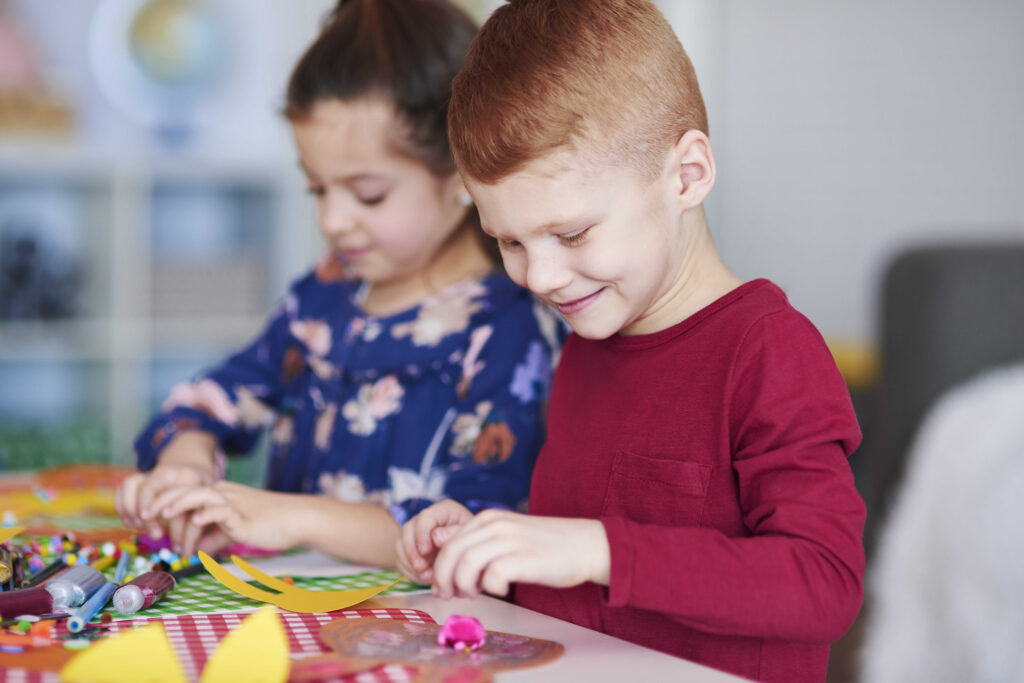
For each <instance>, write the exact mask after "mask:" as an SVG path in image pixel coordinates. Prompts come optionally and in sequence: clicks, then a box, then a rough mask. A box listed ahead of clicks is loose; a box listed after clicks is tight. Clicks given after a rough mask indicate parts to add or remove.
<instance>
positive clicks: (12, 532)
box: [0, 526, 25, 543]
mask: <svg viewBox="0 0 1024 683" xmlns="http://www.w3.org/2000/svg"><path fill="white" fill-rule="evenodd" d="M24 530H25V527H23V526H12V527H3V528H0V543H4V542H6V541H9V540H10V539H12V538H14V537H15V536H17V535H18V534H20V533H21V532H22V531H24Z"/></svg>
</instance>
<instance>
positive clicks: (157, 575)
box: [114, 569, 176, 614]
mask: <svg viewBox="0 0 1024 683" xmlns="http://www.w3.org/2000/svg"><path fill="white" fill-rule="evenodd" d="M175 583H176V582H175V580H174V577H173V576H171V575H170V574H168V573H167V572H162V571H160V570H159V569H154V570H153V571H151V572H146V573H145V574H143V575H142V576H140V577H138V578H137V579H134V580H132V581H131V583H127V584H125V585H123V586H121V587H120V588H118V589H117V591H116V592H115V593H114V609H116V610H117V612H118V614H135V613H136V612H138V611H139V610H140V609H145V608H146V607H149V606H150V605H152V604H153V603H154V602H156V601H157V600H159V599H160V598H162V597H163V596H165V595H166V594H167V593H168V592H169V591H170V590H171V589H172V588H174V585H175Z"/></svg>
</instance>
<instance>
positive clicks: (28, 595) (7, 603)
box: [0, 586, 53, 616]
mask: <svg viewBox="0 0 1024 683" xmlns="http://www.w3.org/2000/svg"><path fill="white" fill-rule="evenodd" d="M52 611H53V596H52V595H50V594H49V592H47V590H46V589H45V588H43V587H42V586H35V587H33V588H22V589H20V590H16V591H4V592H3V593H0V614H6V615H8V616H11V615H13V616H20V615H22V614H46V613H48V612H52Z"/></svg>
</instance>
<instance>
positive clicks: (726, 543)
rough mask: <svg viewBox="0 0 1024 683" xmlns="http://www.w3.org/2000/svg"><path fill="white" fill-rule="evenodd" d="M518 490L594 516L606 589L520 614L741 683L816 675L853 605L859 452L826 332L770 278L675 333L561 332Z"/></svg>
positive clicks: (586, 590)
mask: <svg viewBox="0 0 1024 683" xmlns="http://www.w3.org/2000/svg"><path fill="white" fill-rule="evenodd" d="M548 424H549V426H548V440H547V443H546V444H545V446H544V448H543V450H542V452H541V454H540V457H539V459H538V461H537V465H536V468H535V470H534V474H533V482H532V489H531V494H530V512H531V513H532V514H536V515H554V516H562V517H586V518H592V519H600V520H601V521H602V523H603V524H604V527H605V530H606V532H607V535H608V542H609V545H610V547H611V583H610V586H609V587H608V588H604V587H601V586H597V585H595V584H584V585H582V586H577V587H575V588H571V589H566V590H557V589H550V588H544V587H540V586H532V585H525V584H524V585H519V586H517V588H516V593H515V599H516V602H518V603H520V604H522V605H524V606H526V607H530V608H532V609H535V610H538V611H541V612H544V613H547V614H551V615H553V616H556V617H559V618H562V619H566V620H569V621H572V622H574V623H577V624H580V625H582V626H586V627H589V628H593V629H597V630H599V631H603V632H605V633H609V634H611V635H613V636H618V637H620V638H624V639H626V640H630V641H632V642H635V643H639V644H641V645H646V646H648V647H651V648H654V649H657V650H661V651H664V652H668V653H671V654H674V655H678V656H680V657H685V658H686V659H690V660H692V661H696V662H700V663H702V664H706V665H708V666H712V667H714V668H718V669H722V670H725V671H729V672H732V673H736V674H738V675H740V676H744V677H747V678H752V679H756V680H763V681H785V682H786V683H794V682H798V681H824V680H825V672H826V669H827V665H828V646H829V643H831V642H832V641H834V640H836V639H837V638H839V637H840V636H841V635H842V634H843V633H844V632H845V631H846V629H847V628H848V627H849V625H850V624H851V623H852V621H853V618H854V617H855V616H856V614H857V611H858V610H859V609H860V604H861V599H862V584H861V580H862V576H863V572H864V554H863V547H862V543H861V533H862V529H863V523H864V514H865V511H864V505H863V502H862V501H861V498H860V496H859V495H858V494H857V491H856V489H855V488H854V484H853V476H852V474H851V472H850V468H849V466H848V464H847V462H846V457H847V456H848V455H849V454H850V453H851V452H852V451H853V450H854V449H855V448H856V447H857V445H858V444H859V443H860V429H859V428H858V426H857V421H856V418H855V416H854V414H853V409H852V406H851V404H850V397H849V393H848V392H847V390H846V387H845V385H844V383H843V380H842V378H841V376H840V375H839V372H838V371H837V369H836V367H835V363H834V362H833V360H832V357H831V355H830V354H829V351H828V349H827V347H826V346H825V343H824V341H823V340H822V338H821V335H820V334H819V333H818V332H817V330H816V329H815V328H814V326H813V325H812V324H811V323H810V322H809V321H808V320H807V319H806V318H805V317H804V316H802V315H801V314H800V313H798V312H797V311H796V310H795V309H793V307H792V306H790V304H789V302H788V300H787V299H786V297H785V295H784V294H783V292H782V291H781V290H780V289H779V288H778V287H776V286H775V285H774V284H772V283H770V282H768V281H766V280H756V281H753V282H749V283H746V284H744V285H742V286H740V287H739V288H737V289H735V290H734V291H732V292H730V293H729V294H727V295H726V296H724V297H722V298H721V299H719V300H717V301H715V302H714V303H712V304H711V305H709V306H708V307H706V308H705V309H703V310H701V311H699V312H698V313H696V314H694V315H693V316H691V317H689V318H687V319H686V320H684V321H683V322H681V323H679V324H677V325H675V326H673V327H670V328H668V329H666V330H662V331H660V332H656V333H653V334H648V335H640V336H615V337H612V338H609V339H606V340H602V341H591V340H586V339H583V338H581V337H578V336H576V335H572V336H570V338H569V339H568V341H567V342H566V345H565V347H564V350H563V353H562V358H561V361H560V362H559V366H558V370H557V372H556V376H555V380H554V387H553V391H552V395H551V405H550V409H549V420H548Z"/></svg>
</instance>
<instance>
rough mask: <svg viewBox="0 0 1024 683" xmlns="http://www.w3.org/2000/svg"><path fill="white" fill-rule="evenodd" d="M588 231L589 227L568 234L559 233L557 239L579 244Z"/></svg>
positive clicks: (565, 242)
mask: <svg viewBox="0 0 1024 683" xmlns="http://www.w3.org/2000/svg"><path fill="white" fill-rule="evenodd" d="M591 227H593V226H591ZM588 232H590V228H589V227H587V228H583V229H582V230H577V231H576V232H573V233H569V234H568V235H560V236H559V237H558V239H560V240H562V242H563V243H564V244H579V243H580V242H582V241H583V240H584V239H585V238H586V236H587V233H588Z"/></svg>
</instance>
